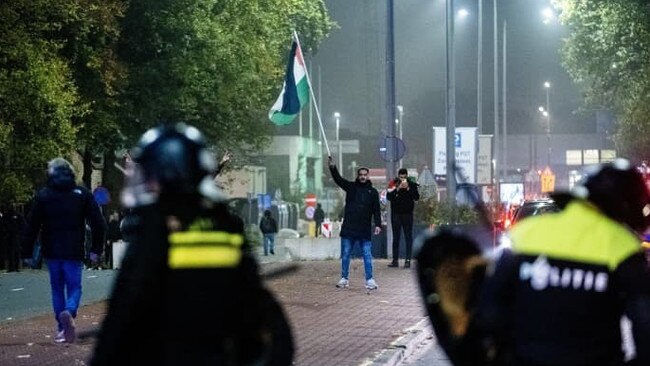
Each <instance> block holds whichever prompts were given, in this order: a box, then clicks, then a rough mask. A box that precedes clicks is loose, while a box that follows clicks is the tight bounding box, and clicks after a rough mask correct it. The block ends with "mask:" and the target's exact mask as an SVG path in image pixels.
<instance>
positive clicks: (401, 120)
mask: <svg viewBox="0 0 650 366" xmlns="http://www.w3.org/2000/svg"><path fill="white" fill-rule="evenodd" d="M397 113H398V115H399V139H400V141H402V142H403V141H404V137H403V135H402V129H403V128H404V107H403V106H401V105H398V106H397ZM399 167H400V169H401V168H402V158H400V159H399Z"/></svg>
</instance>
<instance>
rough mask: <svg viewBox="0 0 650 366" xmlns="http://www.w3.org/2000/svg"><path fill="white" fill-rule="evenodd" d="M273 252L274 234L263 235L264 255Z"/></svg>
mask: <svg viewBox="0 0 650 366" xmlns="http://www.w3.org/2000/svg"><path fill="white" fill-rule="evenodd" d="M269 251H271V252H275V233H268V234H264V255H269Z"/></svg>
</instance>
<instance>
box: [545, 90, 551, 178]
mask: <svg viewBox="0 0 650 366" xmlns="http://www.w3.org/2000/svg"><path fill="white" fill-rule="evenodd" d="M544 89H546V114H545V115H544V116H545V117H546V143H547V145H548V153H547V155H548V156H547V164H548V166H549V167H550V166H551V98H550V95H551V83H550V82H549V81H545V82H544Z"/></svg>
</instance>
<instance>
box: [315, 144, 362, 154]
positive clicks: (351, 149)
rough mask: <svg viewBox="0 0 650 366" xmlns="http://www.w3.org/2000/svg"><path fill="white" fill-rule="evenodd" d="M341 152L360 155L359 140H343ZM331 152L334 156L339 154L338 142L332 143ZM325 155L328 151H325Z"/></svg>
mask: <svg viewBox="0 0 650 366" xmlns="http://www.w3.org/2000/svg"><path fill="white" fill-rule="evenodd" d="M340 143H341V151H342V152H343V153H344V154H358V153H359V140H341V141H340ZM329 147H330V152H331V153H332V155H337V154H338V153H339V149H338V147H339V143H338V142H337V141H336V140H332V141H330V145H329ZM323 153H324V154H327V150H325V149H323Z"/></svg>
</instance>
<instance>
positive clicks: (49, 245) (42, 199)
mask: <svg viewBox="0 0 650 366" xmlns="http://www.w3.org/2000/svg"><path fill="white" fill-rule="evenodd" d="M86 220H87V221H88V223H89V225H90V228H91V230H92V247H91V249H90V255H89V257H90V260H91V261H92V262H93V263H97V262H98V261H99V258H100V256H101V253H102V249H103V244H104V232H105V230H106V229H105V223H104V218H103V217H102V214H101V211H100V210H99V206H98V205H97V202H96V201H95V198H94V197H93V195H92V194H91V193H90V191H88V190H87V189H86V188H84V187H81V186H78V185H76V183H75V175H74V171H73V170H72V165H71V164H70V163H69V162H68V161H66V160H65V159H63V158H56V159H54V160H52V161H50V162H49V163H48V166H47V186H46V187H45V188H43V189H41V190H40V191H39V192H38V194H37V195H36V198H35V199H34V204H33V206H32V210H31V213H30V216H29V219H28V222H27V227H26V229H25V237H24V240H23V243H22V256H23V258H29V259H28V261H29V260H31V258H32V250H33V246H34V242H35V241H36V238H37V237H38V235H39V233H40V235H41V240H40V241H41V246H42V249H41V250H42V252H43V257H44V258H45V259H47V267H48V270H49V273H50V286H51V289H52V307H53V308H54V317H55V318H56V321H57V323H58V326H57V329H58V332H57V335H56V337H55V338H54V341H55V342H58V343H61V342H68V343H71V342H74V340H75V326H74V318H76V316H77V309H78V308H79V302H80V300H81V273H82V270H83V260H84V258H85V250H84V239H85V232H86Z"/></svg>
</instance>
